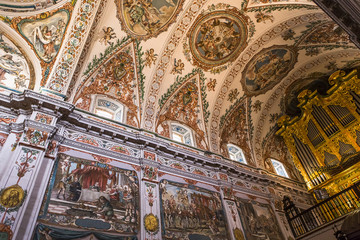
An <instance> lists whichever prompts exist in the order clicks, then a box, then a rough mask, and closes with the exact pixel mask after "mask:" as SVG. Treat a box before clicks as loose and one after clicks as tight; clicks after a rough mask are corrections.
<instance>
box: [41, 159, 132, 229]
mask: <svg viewBox="0 0 360 240" xmlns="http://www.w3.org/2000/svg"><path fill="white" fill-rule="evenodd" d="M39 219H40V222H43V223H48V224H57V225H60V226H65V227H71V226H73V227H78V228H83V229H96V230H101V231H105V232H117V233H127V234H128V233H129V234H136V233H137V232H138V229H139V181H138V177H137V175H136V172H135V171H131V170H125V169H121V168H117V167H113V166H110V165H108V164H106V163H104V162H94V161H88V160H84V159H79V158H74V157H70V156H66V155H61V156H60V158H59V159H58V160H57V161H56V163H55V167H54V170H53V173H52V176H51V180H50V183H49V186H48V189H47V195H46V196H45V201H44V204H43V207H42V212H41V214H40V217H39Z"/></svg>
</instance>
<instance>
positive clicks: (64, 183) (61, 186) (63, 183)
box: [56, 175, 71, 200]
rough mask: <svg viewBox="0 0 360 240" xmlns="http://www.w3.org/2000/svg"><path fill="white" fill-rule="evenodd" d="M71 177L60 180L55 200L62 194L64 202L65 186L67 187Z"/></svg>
mask: <svg viewBox="0 0 360 240" xmlns="http://www.w3.org/2000/svg"><path fill="white" fill-rule="evenodd" d="M70 178H71V177H66V176H65V175H64V176H63V177H62V178H61V180H60V182H59V183H58V186H57V188H59V191H58V192H57V196H56V197H57V198H58V199H60V194H61V193H62V195H63V199H64V200H65V199H66V197H65V191H66V186H67V185H68V182H69V180H70Z"/></svg>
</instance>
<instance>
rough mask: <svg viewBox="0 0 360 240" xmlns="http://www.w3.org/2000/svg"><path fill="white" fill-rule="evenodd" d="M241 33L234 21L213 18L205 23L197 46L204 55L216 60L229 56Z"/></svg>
mask: <svg viewBox="0 0 360 240" xmlns="http://www.w3.org/2000/svg"><path fill="white" fill-rule="evenodd" d="M239 39H240V35H239V32H237V30H236V28H235V27H234V23H233V22H232V21H229V20H227V19H221V20H219V19H212V20H209V21H207V22H205V23H204V25H203V26H202V30H201V34H200V35H199V40H198V42H197V43H196V46H197V47H198V48H199V49H200V50H201V51H200V52H201V53H202V55H203V56H204V57H206V58H208V59H211V60H216V59H221V58H224V57H226V56H228V55H229V54H230V53H231V52H232V51H233V50H235V48H236V47H237V46H238V44H239V41H240V40H239Z"/></svg>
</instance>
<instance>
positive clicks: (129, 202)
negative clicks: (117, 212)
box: [123, 185, 135, 222]
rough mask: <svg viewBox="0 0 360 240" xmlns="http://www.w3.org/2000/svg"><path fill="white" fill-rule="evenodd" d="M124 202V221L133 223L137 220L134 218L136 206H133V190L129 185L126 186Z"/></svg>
mask: <svg viewBox="0 0 360 240" xmlns="http://www.w3.org/2000/svg"><path fill="white" fill-rule="evenodd" d="M124 201H125V216H124V219H123V220H124V221H125V222H130V221H131V222H132V221H134V220H135V219H134V218H133V215H134V214H135V212H134V211H135V209H134V204H133V194H132V192H131V188H129V186H128V185H125V186H124Z"/></svg>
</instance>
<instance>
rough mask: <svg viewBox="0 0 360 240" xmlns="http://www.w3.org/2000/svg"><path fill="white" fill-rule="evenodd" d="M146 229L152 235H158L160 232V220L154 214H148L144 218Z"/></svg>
mask: <svg viewBox="0 0 360 240" xmlns="http://www.w3.org/2000/svg"><path fill="white" fill-rule="evenodd" d="M144 223H145V229H146V231H148V232H150V233H156V232H157V231H158V230H159V219H158V217H157V216H155V215H154V214H152V213H150V214H146V215H145V217H144Z"/></svg>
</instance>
